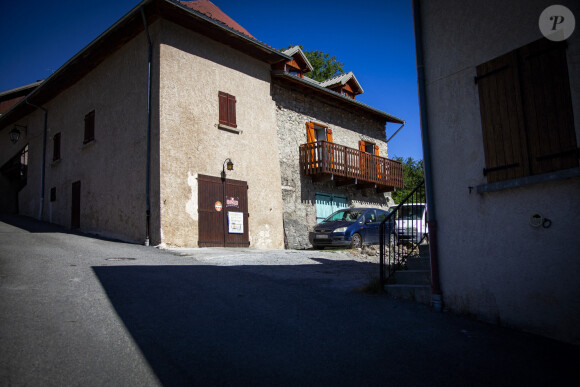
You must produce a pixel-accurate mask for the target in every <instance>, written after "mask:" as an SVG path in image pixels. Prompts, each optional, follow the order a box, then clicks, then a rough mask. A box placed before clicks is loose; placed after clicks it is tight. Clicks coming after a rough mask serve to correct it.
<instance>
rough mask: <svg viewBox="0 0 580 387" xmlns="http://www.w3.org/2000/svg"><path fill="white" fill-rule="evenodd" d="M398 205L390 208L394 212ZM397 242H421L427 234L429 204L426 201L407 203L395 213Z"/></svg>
mask: <svg viewBox="0 0 580 387" xmlns="http://www.w3.org/2000/svg"><path fill="white" fill-rule="evenodd" d="M396 208H397V206H393V207H391V208H389V212H393V211H394V210H395V209H396ZM394 220H395V227H394V232H395V236H394V238H395V243H400V242H412V243H419V242H421V239H423V236H424V235H425V234H427V205H426V204H425V203H405V204H403V205H402V206H401V207H400V208H399V212H398V214H396V215H395V218H394Z"/></svg>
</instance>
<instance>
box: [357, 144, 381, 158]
mask: <svg viewBox="0 0 580 387" xmlns="http://www.w3.org/2000/svg"><path fill="white" fill-rule="evenodd" d="M358 149H359V150H360V151H361V152H365V153H369V154H371V155H375V156H378V155H379V146H378V145H377V144H375V143H374V142H370V141H364V140H360V141H359V142H358Z"/></svg>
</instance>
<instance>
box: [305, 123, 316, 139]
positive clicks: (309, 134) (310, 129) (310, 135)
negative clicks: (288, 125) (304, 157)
mask: <svg viewBox="0 0 580 387" xmlns="http://www.w3.org/2000/svg"><path fill="white" fill-rule="evenodd" d="M314 139H315V136H314V124H313V123H312V122H307V123H306V141H307V142H314Z"/></svg>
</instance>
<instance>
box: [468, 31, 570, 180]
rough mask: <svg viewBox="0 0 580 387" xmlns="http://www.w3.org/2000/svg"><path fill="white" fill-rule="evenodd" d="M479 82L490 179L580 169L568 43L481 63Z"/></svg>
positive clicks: (540, 44)
mask: <svg viewBox="0 0 580 387" xmlns="http://www.w3.org/2000/svg"><path fill="white" fill-rule="evenodd" d="M475 82H476V83H477V85H478V89H479V104H480V113H481V126H482V130H483V146H484V152H485V168H484V170H483V174H484V175H485V176H487V181H488V183H492V182H496V181H502V180H508V179H515V178H520V177H525V176H529V175H535V174H542V173H548V172H552V171H557V170H562V169H569V168H574V167H578V146H577V143H576V133H575V129H574V117H573V113H572V102H571V97H570V83H569V79H568V66H567V63H566V44H565V42H562V43H557V42H551V41H549V40H547V39H541V40H538V41H536V42H533V43H531V44H528V45H527V46H524V47H521V48H519V49H517V50H514V51H512V52H510V53H507V54H505V55H502V56H500V57H498V58H495V59H493V60H491V61H489V62H486V63H483V64H481V65H479V66H477V77H476V78H475Z"/></svg>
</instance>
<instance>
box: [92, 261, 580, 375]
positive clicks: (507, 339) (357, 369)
mask: <svg viewBox="0 0 580 387" xmlns="http://www.w3.org/2000/svg"><path fill="white" fill-rule="evenodd" d="M335 264H337V263H336V262H335V261H330V260H329V261H325V262H324V261H322V265H297V266H206V265H199V266H195V265H192V266H114V267H113V266H111V267H108V266H99V267H93V271H94V273H95V274H96V276H97V277H98V279H99V280H100V282H101V284H102V286H103V288H104V289H105V291H106V293H107V295H108V297H109V299H110V301H111V303H112V305H113V306H114V308H115V310H116V312H117V314H118V316H119V317H120V318H121V319H122V321H123V322H124V324H125V326H126V328H127V329H128V331H129V332H130V333H131V335H132V337H133V339H134V340H135V342H136V343H137V344H138V346H139V347H140V349H141V351H142V353H143V355H144V356H145V358H146V359H147V360H148V362H149V364H150V365H151V367H152V369H153V370H154V372H155V373H156V375H157V376H158V378H159V379H160V381H161V383H162V384H163V385H169V386H171V385H250V384H251V385H298V384H299V385H350V386H352V385H371V384H374V385H407V386H412V385H452V386H453V385H471V386H474V385H475V386H477V385H486V386H489V385H570V384H567V383H569V380H572V379H569V378H570V377H574V378H577V377H578V374H577V371H575V366H576V362H577V360H578V359H579V357H578V351H577V350H576V349H573V348H572V347H570V346H566V345H563V344H561V343H557V342H554V341H551V340H545V339H542V338H538V337H535V336H531V335H526V334H522V333H519V332H514V331H511V330H506V329H502V328H499V327H494V326H488V325H486V324H481V323H478V322H475V321H470V320H465V319H461V318H457V317H456V316H450V315H446V314H441V313H432V312H430V311H429V310H428V308H426V307H423V306H419V305H414V304H409V303H401V302H398V301H396V300H391V299H389V298H387V297H378V296H369V295H365V294H357V293H353V292H344V291H337V290H336V289H335V288H332V287H325V286H324V284H323V283H321V282H320V281H323V280H321V279H320V278H315V277H311V276H308V275H296V276H291V275H290V276H286V277H284V278H281V276H277V275H276V274H275V273H276V272H280V271H284V270H289V271H293V272H299V271H300V270H304V271H305V273H308V271H311V270H315V269H314V268H313V266H319V268H318V270H321V269H322V270H330V271H333V270H334V269H333V265H335ZM359 264H360V263H357V262H354V261H350V262H349V263H348V265H345V264H344V261H343V262H341V265H342V266H341V268H340V269H341V270H345V269H348V266H349V265H350V267H351V269H352V268H354V267H355V266H356V265H359ZM306 266H308V267H306ZM320 266H322V267H320Z"/></svg>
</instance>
